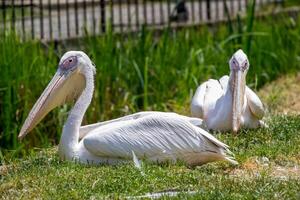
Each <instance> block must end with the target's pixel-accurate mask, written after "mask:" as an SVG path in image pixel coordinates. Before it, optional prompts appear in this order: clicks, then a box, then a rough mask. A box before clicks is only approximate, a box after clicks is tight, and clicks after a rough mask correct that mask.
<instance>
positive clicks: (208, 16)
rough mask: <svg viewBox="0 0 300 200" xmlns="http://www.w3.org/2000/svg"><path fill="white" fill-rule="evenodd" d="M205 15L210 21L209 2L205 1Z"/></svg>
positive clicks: (208, 0)
mask: <svg viewBox="0 0 300 200" xmlns="http://www.w3.org/2000/svg"><path fill="white" fill-rule="evenodd" d="M206 14H207V19H208V20H210V19H211V16H210V0H206Z"/></svg>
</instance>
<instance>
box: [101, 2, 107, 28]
mask: <svg viewBox="0 0 300 200" xmlns="http://www.w3.org/2000/svg"><path fill="white" fill-rule="evenodd" d="M100 13H101V31H102V33H105V32H106V30H105V29H106V27H105V21H106V16H105V0H100Z"/></svg>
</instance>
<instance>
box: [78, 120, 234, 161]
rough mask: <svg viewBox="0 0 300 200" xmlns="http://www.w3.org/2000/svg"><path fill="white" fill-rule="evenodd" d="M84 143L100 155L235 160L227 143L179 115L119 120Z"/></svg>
mask: <svg viewBox="0 0 300 200" xmlns="http://www.w3.org/2000/svg"><path fill="white" fill-rule="evenodd" d="M82 142H83V144H84V147H85V148H86V149H87V150H88V151H89V152H90V153H92V154H93V155H96V156H100V157H109V158H122V159H131V158H132V151H133V152H135V154H136V155H137V157H139V158H143V157H145V158H147V159H149V160H152V161H165V160H173V161H175V160H177V159H180V160H184V161H187V162H189V163H190V164H191V163H193V164H203V163H206V162H209V161H213V160H229V161H231V162H233V163H235V161H233V160H231V159H230V158H231V157H229V156H228V153H230V151H229V150H228V146H227V145H226V144H224V143H222V142H220V141H219V140H217V139H216V138H215V137H213V136H212V135H210V134H209V133H208V132H206V131H204V130H203V129H201V128H199V127H197V126H194V125H193V124H191V123H190V122H189V121H187V120H184V119H182V118H180V117H178V116H175V115H169V116H167V115H156V114H153V115H149V116H146V117H143V118H140V119H136V120H134V121H132V120H129V121H125V122H115V123H113V124H111V125H109V126H102V127H101V128H97V129H94V130H93V131H92V132H91V133H89V134H88V135H87V136H86V137H84V138H83V140H82ZM188 155H192V156H194V157H189V156H188ZM199 155H201V156H199ZM197 156H198V157H197Z"/></svg>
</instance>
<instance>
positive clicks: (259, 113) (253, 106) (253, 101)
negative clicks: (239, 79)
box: [245, 86, 265, 119]
mask: <svg viewBox="0 0 300 200" xmlns="http://www.w3.org/2000/svg"><path fill="white" fill-rule="evenodd" d="M245 93H246V97H247V103H249V107H250V110H251V112H252V114H253V115H254V116H256V117H257V118H258V119H262V118H263V116H264V114H265V110H264V106H263V103H262V102H261V101H260V99H259V97H258V96H257V95H256V94H255V92H253V91H252V90H251V89H250V88H249V87H247V86H246V92H245Z"/></svg>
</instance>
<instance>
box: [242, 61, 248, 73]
mask: <svg viewBox="0 0 300 200" xmlns="http://www.w3.org/2000/svg"><path fill="white" fill-rule="evenodd" d="M247 68H248V61H247V60H246V61H245V63H244V64H243V71H245V70H246V69H247Z"/></svg>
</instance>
